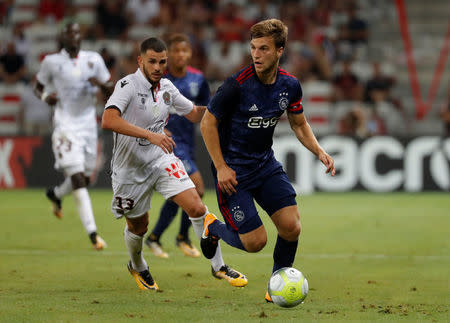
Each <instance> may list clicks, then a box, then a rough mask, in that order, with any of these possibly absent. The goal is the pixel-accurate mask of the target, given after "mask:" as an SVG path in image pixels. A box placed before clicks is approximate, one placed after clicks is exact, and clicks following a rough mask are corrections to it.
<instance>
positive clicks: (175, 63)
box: [145, 33, 210, 258]
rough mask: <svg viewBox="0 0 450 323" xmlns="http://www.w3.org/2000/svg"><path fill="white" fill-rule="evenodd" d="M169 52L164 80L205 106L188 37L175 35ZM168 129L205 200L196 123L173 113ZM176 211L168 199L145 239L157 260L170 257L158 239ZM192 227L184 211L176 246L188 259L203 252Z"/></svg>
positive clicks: (201, 81) (203, 82)
mask: <svg viewBox="0 0 450 323" xmlns="http://www.w3.org/2000/svg"><path fill="white" fill-rule="evenodd" d="M167 49H168V52H167V54H168V66H169V68H168V72H167V73H166V74H165V75H164V77H165V78H167V79H169V80H171V81H172V83H173V84H174V85H175V86H176V87H177V89H178V90H179V91H180V92H181V94H183V95H184V96H185V97H186V98H188V99H189V100H191V101H192V102H194V103H195V104H196V105H199V106H206V105H207V104H208V102H209V98H210V94H209V85H208V83H207V81H206V79H205V77H204V76H203V74H202V73H201V72H200V71H199V70H197V69H194V68H192V67H190V66H188V63H189V60H190V58H191V56H192V49H191V46H190V44H189V38H188V37H187V36H186V35H184V34H178V33H177V34H172V35H170V36H169V37H168V40H167ZM166 130H168V131H169V132H170V134H171V135H172V139H173V140H174V141H175V143H176V144H177V145H176V147H175V149H174V153H175V155H176V156H177V157H178V158H180V159H181V161H182V162H183V164H184V167H185V168H186V171H187V172H188V175H189V177H190V178H191V180H192V181H193V182H194V184H195V188H196V190H197V192H198V194H199V196H200V197H202V196H203V194H204V191H205V188H204V184H203V179H202V176H201V174H200V172H199V171H198V168H197V165H196V164H195V128H194V124H193V123H192V122H191V121H189V120H188V119H186V118H185V117H184V116H180V115H177V114H171V115H170V118H169V122H168V123H167V126H166ZM177 212H178V205H177V204H176V203H175V202H173V201H171V200H167V201H166V202H165V203H164V205H163V207H162V208H161V211H160V215H159V219H158V222H157V223H156V225H155V227H154V228H153V230H152V232H151V233H150V235H149V236H148V238H147V239H146V240H145V244H146V245H147V246H149V247H150V249H151V250H152V251H153V253H154V254H155V255H156V256H158V257H161V258H167V257H168V254H167V253H166V252H165V251H164V250H163V249H162V247H161V243H160V241H159V239H160V237H161V235H162V234H163V233H164V231H165V230H166V229H167V227H168V226H169V225H170V223H171V222H172V220H173V219H174V217H175V216H176V214H177ZM190 226H191V221H190V220H189V216H188V215H187V213H186V212H185V211H182V214H181V223H180V230H179V232H178V235H177V237H176V244H177V246H178V247H179V248H180V249H181V250H182V251H183V253H184V254H185V255H186V256H190V257H200V252H199V251H198V250H197V249H196V248H195V247H194V246H193V245H192V243H191V240H190V239H189V228H190Z"/></svg>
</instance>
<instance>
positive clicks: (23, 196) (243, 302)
mask: <svg viewBox="0 0 450 323" xmlns="http://www.w3.org/2000/svg"><path fill="white" fill-rule="evenodd" d="M91 199H92V201H93V207H94V212H95V216H96V221H97V225H98V228H99V232H100V234H101V236H102V237H103V238H104V239H105V240H106V241H107V243H108V244H109V247H108V249H106V250H104V251H102V252H96V251H94V250H93V249H92V247H91V245H90V242H89V240H88V237H87V235H86V234H85V232H84V229H83V228H82V225H81V222H80V220H79V218H78V216H77V213H76V209H75V206H74V203H73V199H72V197H67V198H66V199H65V201H64V203H63V205H64V218H63V219H62V220H59V219H57V218H55V217H54V216H53V215H52V214H51V212H50V203H49V202H48V201H47V200H46V198H45V196H44V192H43V190H11V191H9V190H2V191H0V217H1V226H2V230H1V231H2V233H1V235H0V321H1V322H253V321H254V322H269V321H270V322H272V321H277V322H294V321H303V322H312V321H328V322H337V321H341V322H344V321H345V322H346V321H376V322H384V321H389V322H402V321H404V322H411V321H412V322H423V321H427V322H445V321H448V320H449V312H448V311H449V303H450V285H449V268H450V253H449V251H450V239H449V228H450V197H449V195H448V193H423V194H422V193H421V194H404V193H394V194H371V193H342V194H325V193H317V194H314V195H310V196H302V197H299V199H298V201H299V205H300V213H301V217H302V227H303V228H302V230H303V231H302V235H301V238H300V243H299V249H298V253H297V258H296V261H295V264H294V267H296V268H298V269H299V270H301V271H302V272H303V273H304V274H305V275H306V277H307V279H308V281H309V286H310V291H309V295H308V297H307V298H306V300H305V303H304V304H301V305H299V306H297V307H294V308H292V309H283V308H280V307H277V306H275V305H273V304H266V303H265V302H264V293H265V291H266V286H267V281H268V279H269V277H270V271H271V267H272V250H273V246H274V243H275V240H276V233H275V230H274V226H273V225H272V223H271V222H270V220H269V219H268V217H267V215H266V214H262V219H263V221H264V223H265V224H266V230H267V231H268V243H267V245H266V247H265V248H264V249H263V250H262V251H261V252H259V253H256V254H246V253H244V252H241V251H239V250H237V249H233V248H231V247H228V246H226V245H225V244H224V243H222V248H223V254H224V258H225V261H226V262H227V263H228V264H230V265H232V266H233V267H234V268H236V269H238V270H240V271H242V272H243V273H245V274H246V275H247V277H248V279H249V284H248V286H247V287H245V288H241V289H239V288H234V287H232V286H230V285H228V284H227V283H226V282H225V281H220V280H217V279H214V278H213V277H212V276H211V274H210V266H209V262H208V261H207V260H206V259H204V258H200V259H192V258H188V257H186V256H184V255H182V253H181V251H179V250H178V249H177V248H176V247H175V244H174V239H175V234H176V232H177V230H178V226H179V217H178V218H176V219H175V221H174V222H173V223H172V225H171V226H170V227H169V230H168V231H167V232H166V233H165V235H164V236H163V238H162V243H163V245H164V247H165V249H166V250H167V251H168V252H169V254H170V258H169V259H159V258H155V257H154V256H153V255H152V254H151V253H150V251H149V250H148V249H146V247H145V249H144V255H145V257H146V259H147V262H148V263H149V265H150V270H151V272H152V274H153V276H154V277H155V279H156V280H157V282H158V284H159V286H160V288H161V289H162V290H163V292H162V293H155V292H145V291H140V290H138V288H137V286H136V283H135V281H134V279H133V278H132V277H131V276H130V275H129V273H128V272H127V270H126V263H127V261H128V256H127V253H126V250H125V245H124V243H123V237H122V232H123V228H124V221H123V220H115V219H114V218H113V216H112V215H111V213H110V200H111V192H110V191H109V190H91ZM162 202H163V200H162V198H161V196H160V195H158V194H155V196H154V198H153V208H152V211H151V213H150V227H153V225H154V223H155V221H156V218H157V213H158V212H159V208H160V206H161V204H162ZM205 202H206V204H207V205H208V206H209V208H210V210H211V211H214V212H215V213H216V214H218V208H217V203H216V200H215V195H214V193H213V192H207V194H206V196H205ZM219 218H221V216H220V215H219ZM191 230H192V229H191ZM191 238H193V240H194V234H193V233H192V231H191ZM194 243H195V245H196V246H199V243H198V241H196V239H195V240H194Z"/></svg>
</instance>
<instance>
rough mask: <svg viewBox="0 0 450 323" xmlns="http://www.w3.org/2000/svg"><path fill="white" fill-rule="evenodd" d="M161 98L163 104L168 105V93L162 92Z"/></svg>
mask: <svg viewBox="0 0 450 323" xmlns="http://www.w3.org/2000/svg"><path fill="white" fill-rule="evenodd" d="M162 97H163V100H164V103H165V104H167V105H170V93H169V92H164V93H163V96H162Z"/></svg>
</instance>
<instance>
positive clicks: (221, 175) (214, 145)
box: [200, 110, 238, 195]
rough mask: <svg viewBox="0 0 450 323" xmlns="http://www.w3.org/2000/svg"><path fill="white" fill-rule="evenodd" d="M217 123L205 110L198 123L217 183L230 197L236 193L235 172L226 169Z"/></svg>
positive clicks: (228, 168)
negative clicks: (215, 173) (212, 164)
mask: <svg viewBox="0 0 450 323" xmlns="http://www.w3.org/2000/svg"><path fill="white" fill-rule="evenodd" d="M218 123H219V122H218V120H217V119H216V117H215V116H214V115H213V114H212V113H210V112H209V111H208V110H207V111H206V112H205V115H204V116H203V119H202V122H201V123H200V131H201V133H202V137H203V140H204V142H205V146H206V149H208V152H209V155H210V156H211V159H212V161H213V163H214V166H215V167H216V170H217V183H218V184H219V187H220V189H221V190H222V191H223V192H225V193H227V194H228V195H231V194H233V193H236V188H235V186H236V185H237V184H238V182H237V180H236V173H235V171H234V170H233V169H231V168H230V167H228V165H227V163H226V162H225V160H224V158H223V154H222V149H221V148H220V140H219V132H218V130H217V126H218Z"/></svg>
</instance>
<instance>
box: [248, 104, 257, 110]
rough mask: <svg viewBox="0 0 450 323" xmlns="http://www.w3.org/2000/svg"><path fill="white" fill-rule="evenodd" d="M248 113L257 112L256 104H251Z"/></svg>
mask: <svg viewBox="0 0 450 323" xmlns="http://www.w3.org/2000/svg"><path fill="white" fill-rule="evenodd" d="M248 111H258V107H257V106H256V104H253V105H252V106H251V107H250V109H248Z"/></svg>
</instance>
